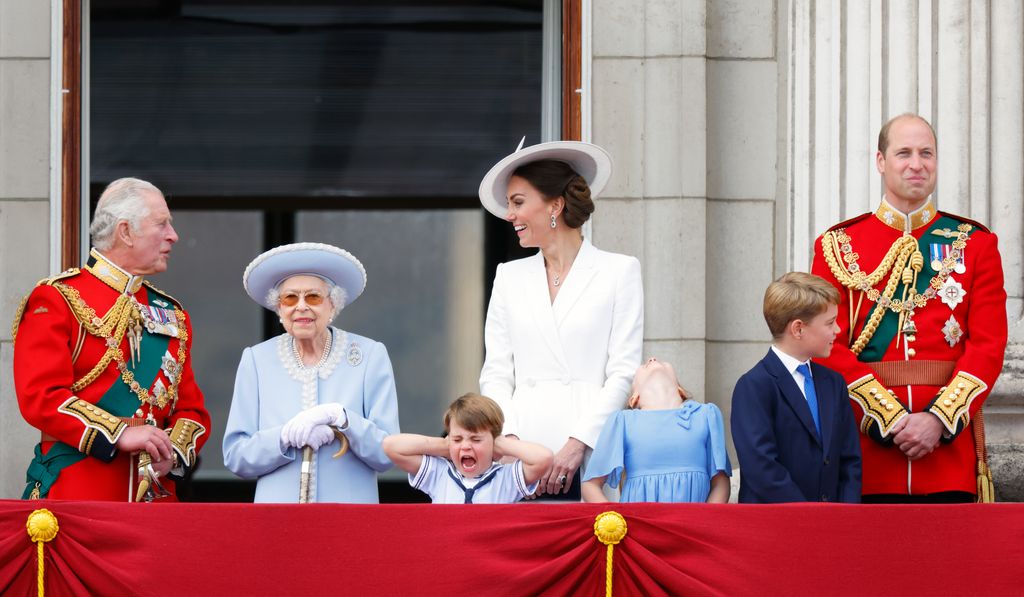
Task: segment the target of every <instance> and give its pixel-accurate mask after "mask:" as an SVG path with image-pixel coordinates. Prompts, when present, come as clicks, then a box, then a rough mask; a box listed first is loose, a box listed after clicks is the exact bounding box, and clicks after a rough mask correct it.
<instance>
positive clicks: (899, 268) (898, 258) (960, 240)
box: [821, 224, 973, 355]
mask: <svg viewBox="0 0 1024 597" xmlns="http://www.w3.org/2000/svg"><path fill="white" fill-rule="evenodd" d="M972 228H973V227H972V226H971V225H970V224H960V225H959V226H958V227H957V230H958V231H959V233H958V234H957V238H956V240H955V241H953V243H952V246H953V251H951V252H950V254H949V255H947V256H946V258H945V259H943V261H942V271H940V272H939V273H938V274H937V275H936V276H934V277H933V278H932V279H931V281H930V282H929V287H930V288H928V289H927V290H926V291H925V292H924V293H923V294H917V293H916V292H913V291H911V292H909V293H907V294H906V295H905V296H904V297H903V298H904V300H893V298H892V297H893V295H894V294H895V293H896V287H897V286H898V285H899V283H900V282H906V280H904V278H906V277H910V282H906V283H908V284H911V285H916V282H917V273H918V272H919V271H920V270H921V269H923V266H924V257H923V256H922V255H921V252H920V250H918V241H917V240H916V239H914V237H913V236H910V235H904V236H901V237H900V238H899V239H897V240H896V242H894V243H893V244H892V246H890V247H889V250H888V252H886V254H885V257H884V258H883V259H882V262H881V263H880V264H879V266H878V267H877V268H876V269H875V271H873V272H872V273H871V274H865V273H864V272H863V271H860V270H859V269H858V270H857V271H855V272H853V273H850V271H849V270H848V269H847V266H843V265H842V264H840V263H839V259H838V258H837V256H836V252H837V251H843V252H846V255H844V260H845V261H847V262H848V263H849V264H850V267H854V266H856V263H857V259H858V258H859V257H860V256H859V255H858V254H857V253H854V252H852V247H851V246H850V237H849V235H847V234H846V231H845V230H844V229H839V230H835V231H830V232H826V233H825V234H824V235H823V236H822V239H821V252H822V256H823V257H824V258H825V262H826V263H827V264H828V267H829V270H830V271H831V272H832V275H833V276H835V278H836V280H838V281H839V283H840V284H842V285H843V286H846V287H847V288H849V289H850V290H851V292H852V291H853V290H860V291H861V292H862V294H861V298H862V299H863V296H864V295H865V294H866V295H867V297H868V300H870V301H871V302H875V303H878V304H879V307H880V308H878V309H875V310H874V312H872V314H871V317H870V318H869V319H868V321H866V322H865V324H864V329H863V330H862V331H861V333H860V335H859V336H858V337H857V340H856V341H854V342H853V344H852V345H851V346H850V350H851V351H852V352H853V353H854V354H855V355H859V354H860V353H861V351H863V350H864V347H865V346H867V343H868V342H870V341H871V338H872V337H873V336H874V334H875V331H877V329H878V325H879V323H880V322H881V320H882V317H883V316H884V315H885V310H886V309H888V310H889V311H892V312H893V313H898V314H899V315H900V327H901V328H902V323H903V321H904V319H905V318H912V317H913V315H914V310H915V309H919V308H922V307H924V306H925V305H926V304H927V303H928V301H929V300H931V299H932V298H934V297H935V296H936V294H938V291H939V290H940V289H941V288H942V286H943V285H944V284H945V282H946V280H947V279H948V278H949V275H950V272H952V269H953V265H954V264H955V263H956V261H957V259H958V258H959V257H960V255H961V253H962V251H963V249H964V247H966V246H967V241H968V240H969V238H970V237H969V236H968V233H969V232H970V231H971V229H972ZM908 261H909V263H908ZM908 265H909V267H910V270H912V271H909V270H907V267H908ZM856 267H858V268H859V266H856ZM890 269H891V274H890V276H889V280H888V281H887V283H886V286H885V289H884V290H883V291H882V292H879V291H878V290H876V289H875V288H874V286H875V285H876V284H878V282H880V281H881V279H882V277H883V276H884V275H885V274H886V273H887V272H889V271H890ZM943 272H945V273H943ZM905 273H909V274H910V276H906V275H905ZM857 310H858V312H859V311H860V301H858V307H857ZM852 334H853V324H852V322H851V327H850V335H851V337H852Z"/></svg>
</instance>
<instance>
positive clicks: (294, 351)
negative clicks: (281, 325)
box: [291, 329, 334, 369]
mask: <svg viewBox="0 0 1024 597" xmlns="http://www.w3.org/2000/svg"><path fill="white" fill-rule="evenodd" d="M333 340H334V333H333V332H331V330H330V329H328V330H327V342H325V343H324V350H323V353H322V354H321V355H320V360H319V361H317V362H316V365H313V366H312V367H306V364H305V363H303V362H302V355H300V354H299V346H298V344H296V342H295V337H294V336H292V338H291V342H292V356H294V357H295V362H296V363H298V364H299V367H300V368H302V369H319V368H320V367H322V366H323V364H324V363H325V362H327V357H328V356H330V354H331V344H333Z"/></svg>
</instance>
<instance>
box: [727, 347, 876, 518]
mask: <svg viewBox="0 0 1024 597" xmlns="http://www.w3.org/2000/svg"><path fill="white" fill-rule="evenodd" d="M811 377H812V378H813V379H814V391H815V394H816V395H817V397H818V414H819V417H820V419H821V437H819V436H818V432H817V431H816V430H815V428H814V420H813V419H812V418H811V409H810V407H808V405H807V399H806V398H804V395H803V392H801V391H800V388H798V387H797V385H796V381H795V380H794V379H793V376H792V375H791V374H790V373H789V371H786V367H785V366H784V365H783V364H782V361H781V360H779V357H778V356H776V355H775V353H774V352H772V351H771V350H769V351H768V354H767V356H765V357H764V358H763V359H761V361H760V362H759V363H758V364H757V365H755V366H754V368H753V369H751V370H750V371H748V372H746V373H745V374H743V377H741V378H740V379H739V381H738V382H736V388H735V389H734V390H733V394H732V416H731V426H732V441H733V443H734V444H735V446H736V457H737V458H738V460H739V463H740V497H739V501H740V502H741V503H746V504H775V503H780V502H817V501H822V502H847V503H857V502H860V479H861V461H860V438H859V435H858V430H857V426H856V424H855V423H854V419H853V410H852V408H851V407H850V400H849V393H848V391H847V387H846V382H845V381H844V380H843V377H842V376H841V375H839V374H838V373H836V372H835V371H833V370H831V369H829V368H828V367H825V366H823V365H819V364H817V363H814V362H812V363H811Z"/></svg>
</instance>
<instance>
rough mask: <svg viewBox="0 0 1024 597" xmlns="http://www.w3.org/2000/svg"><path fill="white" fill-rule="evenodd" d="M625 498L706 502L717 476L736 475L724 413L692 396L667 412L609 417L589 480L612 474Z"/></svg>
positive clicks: (609, 481) (634, 412)
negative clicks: (729, 449)
mask: <svg viewBox="0 0 1024 597" xmlns="http://www.w3.org/2000/svg"><path fill="white" fill-rule="evenodd" d="M623 471H625V473H626V479H625V482H624V483H623V484H622V498H621V501H623V502H704V501H707V499H708V495H709V494H710V493H711V477H713V476H715V475H716V474H718V472H720V471H721V472H724V473H725V474H727V475H730V476H731V474H732V465H731V464H730V462H729V454H728V453H727V452H726V448H725V430H724V427H723V425H722V412H721V411H720V410H718V407H717V406H715V405H714V404H702V403H700V402H696V401H694V400H687V401H686V402H684V403H683V405H682V406H680V407H679V408H674V409H667V410H623V411H618V412H616V413H615V414H613V415H612V416H610V417H608V420H607V422H606V423H605V426H604V429H603V430H602V431H601V436H600V438H598V440H597V445H596V446H595V447H594V453H593V455H592V456H591V458H590V462H589V463H588V464H587V469H586V472H585V474H584V476H583V480H584V481H587V480H590V479H593V478H595V477H604V476H607V477H608V479H607V480H606V483H607V484H608V485H609V486H610V487H617V486H618V485H619V479H620V478H621V477H622V473H623Z"/></svg>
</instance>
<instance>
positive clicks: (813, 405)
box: [796, 363, 821, 437]
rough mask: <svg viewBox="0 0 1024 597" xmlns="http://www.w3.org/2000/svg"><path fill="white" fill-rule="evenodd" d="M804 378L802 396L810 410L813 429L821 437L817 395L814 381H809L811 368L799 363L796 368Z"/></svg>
mask: <svg viewBox="0 0 1024 597" xmlns="http://www.w3.org/2000/svg"><path fill="white" fill-rule="evenodd" d="M796 370H797V371H799V372H800V373H801V374H803V376H804V395H805V396H806V397H807V406H809V407H810V409H811V418H812V419H814V429H815V430H817V432H818V437H821V423H820V422H819V421H818V395H817V394H816V393H815V392H814V380H813V379H811V368H810V367H808V366H807V363H801V364H799V365H797V368H796Z"/></svg>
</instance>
